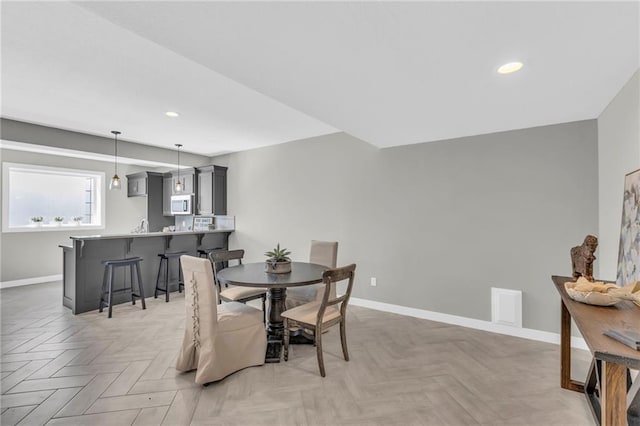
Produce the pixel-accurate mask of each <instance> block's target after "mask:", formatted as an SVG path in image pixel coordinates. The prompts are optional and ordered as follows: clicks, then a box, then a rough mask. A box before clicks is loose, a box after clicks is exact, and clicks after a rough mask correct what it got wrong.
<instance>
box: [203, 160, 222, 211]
mask: <svg viewBox="0 0 640 426" xmlns="http://www.w3.org/2000/svg"><path fill="white" fill-rule="evenodd" d="M196 176H197V182H198V185H197V190H198V191H197V197H196V212H197V214H204V215H206V214H216V215H226V214H227V168H226V167H222V166H205V167H199V168H197V169H196Z"/></svg>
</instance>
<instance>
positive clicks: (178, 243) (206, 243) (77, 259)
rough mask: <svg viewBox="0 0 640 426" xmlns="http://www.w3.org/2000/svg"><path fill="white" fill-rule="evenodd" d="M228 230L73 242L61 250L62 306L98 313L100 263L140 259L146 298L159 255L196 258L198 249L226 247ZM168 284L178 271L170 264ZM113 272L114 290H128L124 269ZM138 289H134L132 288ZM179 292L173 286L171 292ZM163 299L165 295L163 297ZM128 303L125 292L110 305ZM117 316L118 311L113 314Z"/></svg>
mask: <svg viewBox="0 0 640 426" xmlns="http://www.w3.org/2000/svg"><path fill="white" fill-rule="evenodd" d="M230 232H231V231H218V232H206V233H176V234H162V233H157V234H159V235H157V234H153V235H148V234H147V235H145V234H132V235H131V237H124V236H123V237H87V239H80V238H79V237H76V238H72V239H73V247H68V246H62V248H63V250H64V251H63V253H64V255H63V286H64V289H63V305H64V306H66V307H68V308H70V309H71V311H72V312H73V313H74V314H81V313H83V312H89V311H93V310H97V309H98V307H99V302H100V293H101V290H102V280H103V276H104V266H103V265H102V261H104V260H111V259H123V258H129V257H135V256H138V257H141V258H142V259H143V261H142V262H141V264H140V273H141V275H142V282H143V285H144V294H145V296H146V297H150V296H153V294H154V293H155V288H156V276H157V274H158V268H159V266H160V257H159V256H158V254H161V253H165V252H174V251H186V252H187V253H188V254H189V255H191V256H197V255H198V252H197V251H198V249H200V248H211V247H220V248H225V249H226V248H228V247H229V245H228V238H229V234H230ZM171 263H172V264H171V271H170V281H171V282H174V283H175V282H176V281H177V275H178V268H177V264H176V263H175V262H173V261H172V262H171ZM118 269H119V270H116V281H115V285H114V288H115V289H118V288H122V287H129V286H130V285H131V283H130V280H131V278H130V274H128V273H127V272H128V271H125V270H124V269H125V268H118ZM135 287H136V288H137V286H135ZM174 289H175V290H178V287H177V285H176V284H174V285H173V286H170V290H171V291H173V290H174ZM162 296H163V297H164V294H163V295H162ZM121 303H131V296H130V294H128V293H121V294H117V295H114V300H113V305H117V304H121ZM114 315H117V312H114Z"/></svg>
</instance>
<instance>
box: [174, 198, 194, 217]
mask: <svg viewBox="0 0 640 426" xmlns="http://www.w3.org/2000/svg"><path fill="white" fill-rule="evenodd" d="M171 214H193V194H188V195H172V196H171Z"/></svg>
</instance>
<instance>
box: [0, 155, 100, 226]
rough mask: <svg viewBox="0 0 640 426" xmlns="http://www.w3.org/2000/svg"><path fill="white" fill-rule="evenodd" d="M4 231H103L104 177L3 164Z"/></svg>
mask: <svg viewBox="0 0 640 426" xmlns="http://www.w3.org/2000/svg"><path fill="white" fill-rule="evenodd" d="M2 177H3V179H2V180H3V187H2V197H3V199H2V228H3V229H2V230H3V231H4V232H18V231H19V232H22V231H37V230H42V231H44V230H47V231H53V230H56V229H66V230H68V228H70V227H78V226H81V227H85V228H86V227H91V228H103V227H104V226H103V224H104V181H105V177H104V173H101V172H90V171H86V170H75V169H62V168H55V167H44V166H34V165H29V164H16V163H3V167H2Z"/></svg>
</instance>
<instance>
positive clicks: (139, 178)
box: [127, 172, 148, 197]
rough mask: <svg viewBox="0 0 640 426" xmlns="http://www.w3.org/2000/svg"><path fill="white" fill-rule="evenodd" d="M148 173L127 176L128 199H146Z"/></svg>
mask: <svg viewBox="0 0 640 426" xmlns="http://www.w3.org/2000/svg"><path fill="white" fill-rule="evenodd" d="M147 179H148V177H147V172H140V173H134V174H131V175H127V197H145V196H147V194H148V186H147Z"/></svg>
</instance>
